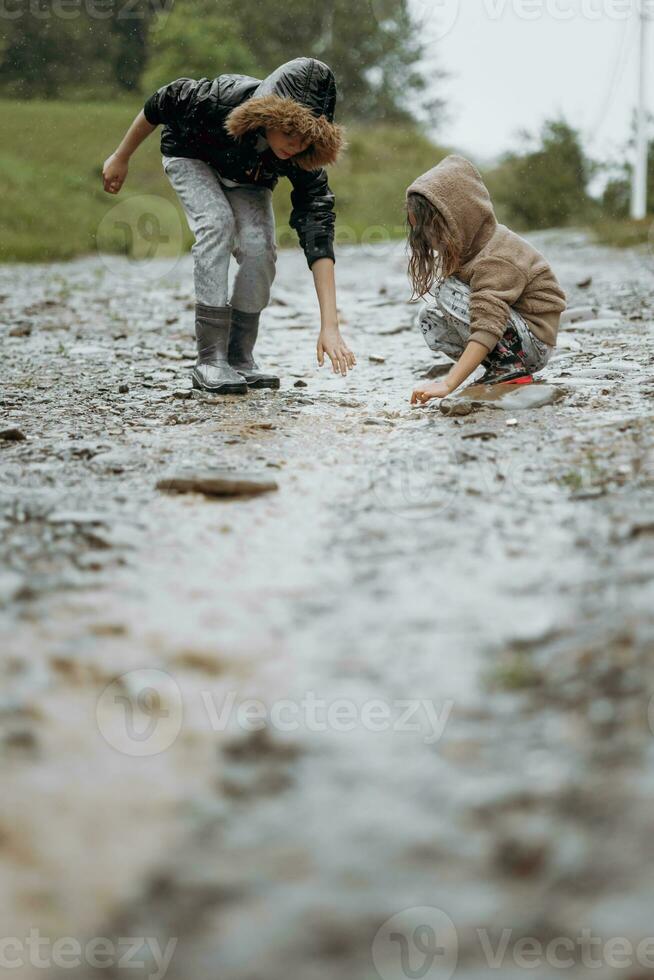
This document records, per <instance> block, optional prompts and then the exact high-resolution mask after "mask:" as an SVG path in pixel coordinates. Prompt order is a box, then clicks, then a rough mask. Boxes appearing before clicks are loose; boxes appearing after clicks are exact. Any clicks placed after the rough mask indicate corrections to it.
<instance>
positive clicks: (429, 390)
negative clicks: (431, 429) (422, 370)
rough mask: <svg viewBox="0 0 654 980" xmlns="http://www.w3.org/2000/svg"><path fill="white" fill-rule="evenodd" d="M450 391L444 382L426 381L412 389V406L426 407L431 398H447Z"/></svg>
mask: <svg viewBox="0 0 654 980" xmlns="http://www.w3.org/2000/svg"><path fill="white" fill-rule="evenodd" d="M451 393H452V389H451V388H450V386H449V385H448V384H447V383H446V382H445V381H428V382H426V383H425V384H421V385H418V386H417V387H416V388H414V389H413V393H412V395H411V404H412V405H426V404H427V402H429V401H431V400H432V398H447V396H448V395H450V394H451Z"/></svg>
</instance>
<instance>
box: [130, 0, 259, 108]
mask: <svg viewBox="0 0 654 980" xmlns="http://www.w3.org/2000/svg"><path fill="white" fill-rule="evenodd" d="M256 70H257V64H256V61H255V58H254V56H253V54H252V53H251V51H250V49H249V48H248V46H247V45H246V44H245V43H244V41H243V40H242V39H241V37H240V36H239V28H238V24H237V23H236V21H235V20H234V19H233V18H231V17H230V16H229V15H226V14H225V13H224V12H223V7H222V6H221V8H220V9H217V8H216V5H215V2H214V0H176V3H175V5H174V7H173V8H172V10H171V12H170V14H166V13H164V14H163V15H162V17H161V18H160V19H158V20H155V21H154V22H153V24H152V26H151V29H150V55H149V60H148V67H147V69H146V71H145V73H144V75H143V82H142V88H143V90H144V91H145V92H150V91H152V90H154V89H156V88H158V87H159V86H160V85H164V84H165V83H166V82H169V81H172V79H174V78H182V77H189V78H203V77H207V78H213V77H214V76H215V75H218V74H220V73H221V72H225V71H230V72H241V73H243V74H246V75H249V74H253V73H254V72H256Z"/></svg>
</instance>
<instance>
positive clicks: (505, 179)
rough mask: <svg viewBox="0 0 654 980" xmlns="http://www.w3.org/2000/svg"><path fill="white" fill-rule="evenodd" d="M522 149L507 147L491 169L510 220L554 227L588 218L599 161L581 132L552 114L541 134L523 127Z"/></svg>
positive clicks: (531, 226)
mask: <svg viewBox="0 0 654 980" xmlns="http://www.w3.org/2000/svg"><path fill="white" fill-rule="evenodd" d="M521 136H522V139H523V141H524V143H525V145H526V147H525V150H524V151H523V152H521V153H515V152H514V153H507V154H506V155H505V156H504V157H503V159H502V162H501V164H500V166H499V167H497V168H496V169H495V170H494V171H492V172H491V173H489V174H488V184H489V189H490V190H491V193H492V196H493V199H494V201H495V203H496V205H497V207H498V209H499V210H500V212H501V214H502V216H503V217H505V219H506V221H507V223H508V224H513V225H515V226H516V227H518V228H525V229H526V228H529V229H538V228H553V227H563V226H565V225H570V224H575V223H577V222H581V221H584V220H586V219H587V218H588V217H589V216H590V214H591V212H592V210H593V208H594V202H593V201H592V199H591V198H590V196H589V194H588V184H589V182H590V179H591V177H592V175H593V172H594V165H593V164H592V163H591V161H590V160H589V159H588V157H587V156H586V154H585V152H584V149H583V146H582V142H581V136H580V134H579V133H578V132H577V130H575V129H573V128H572V127H571V126H569V125H568V123H567V122H565V120H563V119H555V120H548V121H546V122H545V123H544V125H543V127H542V129H541V132H540V134H539V135H538V136H531V135H530V134H529V133H526V132H523V133H522V134H521Z"/></svg>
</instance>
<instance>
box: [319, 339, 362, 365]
mask: <svg viewBox="0 0 654 980" xmlns="http://www.w3.org/2000/svg"><path fill="white" fill-rule="evenodd" d="M317 354H318V364H319V365H320V367H322V366H323V364H324V363H325V354H326V355H327V357H328V358H329V360H330V361H331V362H332V367H333V368H334V374H343V375H345V374H347V372H348V368H350V369H352V368H353V367H354V365H355V364H356V362H357V359H356V357H355V356H354V354H353V353H352V351H351V350H350V348H349V347H348V346H347V344H346V343H345V341H344V340H343V338H342V337H341V333H340V330H324V329H323V330H321V331H320V336H319V337H318V349H317Z"/></svg>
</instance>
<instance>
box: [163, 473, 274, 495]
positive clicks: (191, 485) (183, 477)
mask: <svg viewBox="0 0 654 980" xmlns="http://www.w3.org/2000/svg"><path fill="white" fill-rule="evenodd" d="M277 489H278V484H277V482H276V481H275V480H271V479H270V478H269V477H266V476H258V475H256V474H249V473H236V472H234V473H232V472H230V471H229V470H201V471H196V472H194V471H189V472H186V473H184V472H182V473H178V474H173V475H171V476H168V477H164V478H163V479H161V480H158V481H157V490H166V491H173V492H175V493H204V494H206V495H207V496H210V497H244V496H253V495H255V494H260V493H269V492H270V491H271V490H277Z"/></svg>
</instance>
